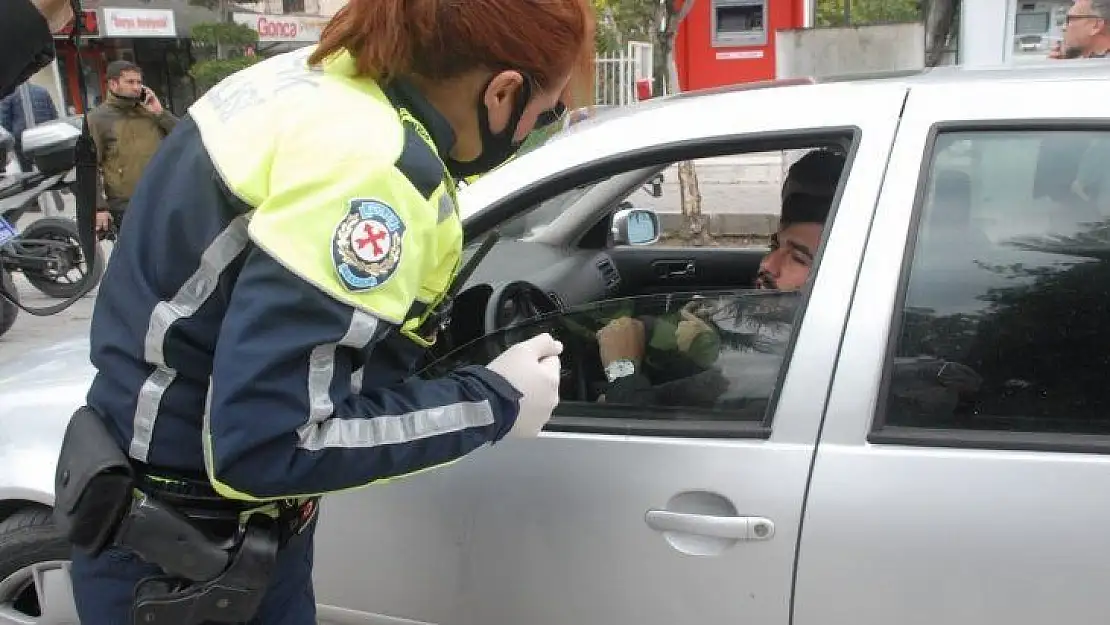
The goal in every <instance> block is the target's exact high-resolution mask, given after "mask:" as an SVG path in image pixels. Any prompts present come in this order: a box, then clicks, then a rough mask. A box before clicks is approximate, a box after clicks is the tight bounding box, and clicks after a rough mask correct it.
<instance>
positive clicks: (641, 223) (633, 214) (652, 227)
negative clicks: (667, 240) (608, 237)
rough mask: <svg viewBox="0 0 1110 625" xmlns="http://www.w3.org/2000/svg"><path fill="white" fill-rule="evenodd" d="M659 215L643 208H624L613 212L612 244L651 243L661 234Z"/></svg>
mask: <svg viewBox="0 0 1110 625" xmlns="http://www.w3.org/2000/svg"><path fill="white" fill-rule="evenodd" d="M661 230H662V228H661V227H660V225H659V216H658V215H656V214H655V212H654V211H650V210H645V209H643V208H624V209H621V210H618V211H617V212H616V213H614V214H613V244H614V245H651V244H652V243H655V242H656V241H658V240H659V235H660V234H662V232H661Z"/></svg>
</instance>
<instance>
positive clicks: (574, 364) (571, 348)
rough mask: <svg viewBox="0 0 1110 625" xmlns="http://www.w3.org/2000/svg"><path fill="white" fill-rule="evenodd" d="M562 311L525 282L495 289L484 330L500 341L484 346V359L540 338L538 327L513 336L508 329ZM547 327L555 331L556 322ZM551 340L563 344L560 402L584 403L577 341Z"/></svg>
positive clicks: (584, 389)
mask: <svg viewBox="0 0 1110 625" xmlns="http://www.w3.org/2000/svg"><path fill="white" fill-rule="evenodd" d="M562 310H563V308H562V306H560V305H559V304H558V303H556V302H555V300H554V299H552V298H551V296H550V295H548V294H547V293H545V292H544V291H542V290H540V289H539V288H538V287H536V286H535V285H533V284H531V283H529V282H524V281H514V282H509V283H507V284H504V285H502V286H500V287H497V288H495V289H494V291H493V293H492V294H491V295H490V298H489V304H488V305H487V307H486V315H485V329H486V334H487V335H493V334H498V335H500V336H501V337H502V340H500V341H490V342H488V343H487V344H486V349H487V350H489V351H488V353H487V354H486V356H487V357H488V358H489V359H491V360H492V359H493V358H496V357H497V356H499V355H500V354H501V353H502V352H503V351H505V350H506V349H508V348H509V347H511V346H512V345H515V344H516V343H518V342H521V341H524V340H527V339H528V338H531V336H530V335H534V334H540V333H541V332H540V330H541V329H542V328H541V327H539V326H536V327H534V328H531V327H530V328H529V329H534V330H536V331H535V332H527V331H524V329H523V328H522V331H521V332H519V333H518V332H513V331H512V328H514V327H517V326H522V325H525V324H528V323H529V322H531V321H533V320H535V319H537V318H540V317H544V316H549V315H553V314H555V313H559V312H562ZM551 325H552V326H553V327H558V326H559V323H558V319H553V320H552V324H551ZM560 334H561V333H560ZM555 338H557V339H561V340H562V342H563V353H562V355H561V356H560V360H561V361H562V370H561V372H560V376H561V378H562V380H561V383H560V391H561V394H562V395H564V399H579V400H584V399H585V398H586V396H587V385H586V379H585V376H584V375H582V367H581V363H583V362H584V361H583V359H582V357H581V354H579V353H578V352H579V351H580V347H581V345H580V341H577V340H568V338H571V337H566V336H556V337H555ZM595 349H596V348H595ZM571 376H574V378H575V379H573V380H571V379H570V378H571ZM568 382H569V383H570V384H571V385H572V386H570V388H569V389H568V388H567V387H566V386H565V385H564V384H565V383H568ZM571 389H573V391H572V392H563V391H570V390H571ZM568 395H569V396H568Z"/></svg>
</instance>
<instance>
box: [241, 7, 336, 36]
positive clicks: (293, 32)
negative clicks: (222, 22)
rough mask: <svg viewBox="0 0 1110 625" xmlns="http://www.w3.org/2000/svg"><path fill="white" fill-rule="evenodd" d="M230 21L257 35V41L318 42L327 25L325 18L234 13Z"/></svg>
mask: <svg viewBox="0 0 1110 625" xmlns="http://www.w3.org/2000/svg"><path fill="white" fill-rule="evenodd" d="M232 19H234V20H235V23H236V24H242V25H243V26H246V27H247V28H250V29H251V30H253V31H255V32H257V33H258V40H259V41H266V42H274V41H301V42H313V41H319V40H320V31H321V30H322V29H323V28H324V24H327V23H328V18H326V17H314V16H305V15H264V14H258V13H235V14H233V15H232Z"/></svg>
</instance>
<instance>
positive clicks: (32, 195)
mask: <svg viewBox="0 0 1110 625" xmlns="http://www.w3.org/2000/svg"><path fill="white" fill-rule="evenodd" d="M80 125H81V117H79V116H73V117H68V118H62V119H60V120H57V121H53V122H48V123H45V124H42V125H39V126H36V127H34V128H30V129H28V130H26V131H25V132H24V133H23V137H22V138H23V152H24V154H26V155H27V156H28V157H29V158H30V159H31V161H32V162H33V163H34V165H35V169H36V170H37V171H33V172H27V173H22V172H21V173H15V174H5V175H3V176H0V286H3V289H4V292H5V293H6V294H7V295H8V297H10V298H12V299H14V300H16V301H18V299H17V298H18V294H17V293H16V290H15V288H14V285H13V283H12V277H11V274H12V273H13V272H15V271H21V272H23V275H24V277H25V278H26V279H27V281H28V282H30V283H31V285H32V286H34V287H35V288H36V289H38V290H39V291H41V292H42V293H43V294H45V295H48V296H50V297H54V298H59V299H65V298H68V297H72V296H74V295H76V294H77V293H79V292H81V291H82V290H83V289H86V288H87V286H88V285H89V284H90V282H91V283H92V284H93V285H95V284H96V282H97V281H99V280H100V277H101V276H102V275H103V273H104V257H103V255H102V254H99V253H98V254H96V257H95V258H94V259H93V262H92V263H89V262H87V260H86V259H85V257H84V254H83V253H82V251H81V244H80V236H79V234H78V229H77V222H76V221H74V220H72V219H68V218H63V217H43V218H40V219H37V220H35V221H33V222H32V223H31V224H29V225H28V226H27V227H26V228H25V229H23V230H22V231H19V230H18V229H17V228H16V226H15V224H16V223H17V222H18V221H19V219H20V218H22V217H23V216H24V215H25V214H26V213H29V212H35V211H37V209H38V199H39V197H41V196H42V195H43V194H45V193H47V192H50V191H68V192H72V186H73V185H74V183H75V178H76V176H75V169H74V158H75V156H74V155H75V150H74V147H75V145H76V142H77V138H78V137H79V136H80V133H81V130H80V128H81V126H80ZM14 147H15V141H14V139H13V138H12V136H11V135H10V134H9V133H7V132H4V131H2V129H0V163H2V162H4V161H6V160H7V155H8V154H10V153H11V152H12V151H13V150H14ZM90 265H91V266H90ZM75 271H76V272H78V273H79V277H77V278H76V279H74V278H73V277H72V275H71V274H72V273H73V272H75ZM18 311H19V309H18V307H17V306H15V304H14V303H12V302H10V301H8V300H7V299H5V298H3V297H0V334H3V333H4V332H6V331H7V330H8V329H9V328H10V327H11V325H12V324H13V323H14V322H15V316H16V314H17V313H18Z"/></svg>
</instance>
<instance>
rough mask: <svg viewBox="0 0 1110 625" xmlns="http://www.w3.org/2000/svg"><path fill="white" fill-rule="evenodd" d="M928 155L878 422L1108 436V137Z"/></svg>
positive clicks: (1068, 136) (974, 140) (1074, 135)
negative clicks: (926, 174) (927, 164)
mask: <svg viewBox="0 0 1110 625" xmlns="http://www.w3.org/2000/svg"><path fill="white" fill-rule="evenodd" d="M932 154H933V155H932V162H931V163H930V166H929V169H928V176H927V178H926V181H925V189H924V193H923V195H922V200H921V204H922V205H921V206H920V207H917V214H916V216H915V218H916V220H917V221H916V224H917V227H916V234H915V241H914V245H913V248H912V261H911V262H910V264H909V266H908V278H907V279H906V282H905V284H904V289H905V290H904V295H903V298H904V299H903V300H902V306H901V308H900V310H899V312H898V315H897V318H896V319H895V326H894V332H895V335H894V340H895V345H894V349H893V354H891V356H890V357H889V359H888V362H887V367H886V376H887V377H886V385H885V388H886V397H885V413H884V414H883V415H881V417H882V418H881V419H880V420H879V422H880V423H883V424H885V425H887V426H904V427H915V428H927V429H963V430H988V431H1006V432H1032V433H1071V434H1110V221H1108V218H1110V176H1107V174H1106V170H1107V167H1108V164H1110V131H1074V130H1072V131H1063V130H1044V131H1032V130H1029V131H990V132H951V133H942V134H940V135H939V137H938V138H937V141H936V145H935V149H934V151H933V153H932Z"/></svg>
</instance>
